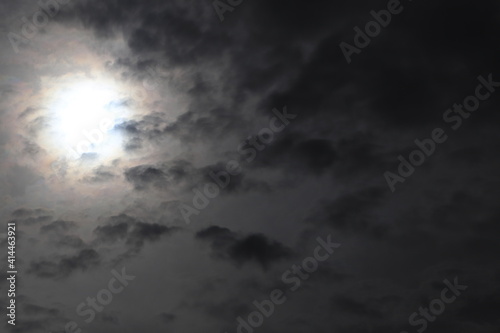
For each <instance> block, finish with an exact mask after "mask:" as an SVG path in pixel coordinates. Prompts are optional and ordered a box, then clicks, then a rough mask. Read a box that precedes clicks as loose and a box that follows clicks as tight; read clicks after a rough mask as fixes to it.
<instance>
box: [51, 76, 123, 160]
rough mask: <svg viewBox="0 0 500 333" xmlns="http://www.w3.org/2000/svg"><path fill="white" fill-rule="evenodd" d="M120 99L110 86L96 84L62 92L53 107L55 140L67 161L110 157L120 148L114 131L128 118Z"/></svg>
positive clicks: (83, 85) (90, 83)
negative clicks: (94, 156) (70, 159)
mask: <svg viewBox="0 0 500 333" xmlns="http://www.w3.org/2000/svg"><path fill="white" fill-rule="evenodd" d="M124 113H125V108H124V107H123V106H122V105H121V101H120V96H119V94H118V92H117V90H116V89H114V87H113V86H112V85H110V84H103V83H97V82H93V81H89V82H83V83H78V84H74V85H71V86H70V87H68V88H66V89H62V90H61V91H60V92H59V93H58V95H57V97H56V99H55V103H54V104H53V105H52V106H51V119H52V121H51V123H52V131H51V132H52V133H51V134H52V138H53V141H54V143H55V145H56V146H58V149H59V150H62V151H63V152H64V154H65V155H66V157H68V158H80V157H81V156H82V155H83V154H98V155H108V156H109V155H110V154H111V153H113V151H116V150H117V149H118V150H119V149H120V146H121V139H120V138H119V137H118V134H116V133H115V132H114V131H113V128H114V126H115V125H116V124H117V123H119V122H120V121H121V120H123V118H124V117H125V114H124Z"/></svg>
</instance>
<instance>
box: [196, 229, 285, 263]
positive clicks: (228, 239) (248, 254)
mask: <svg viewBox="0 0 500 333" xmlns="http://www.w3.org/2000/svg"><path fill="white" fill-rule="evenodd" d="M196 238H197V239H200V240H204V241H208V242H210V246H211V248H212V251H213V254H214V255H215V256H216V257H218V258H221V259H226V260H231V261H233V262H234V263H235V264H237V265H238V266H239V265H241V264H244V263H246V262H256V263H258V264H260V265H261V266H262V268H263V269H267V268H268V267H269V266H270V264H271V263H273V262H275V261H279V260H281V259H285V258H290V257H291V256H292V255H293V252H292V251H291V250H290V249H289V248H287V247H285V246H284V245H282V244H281V243H279V242H276V241H272V240H269V239H268V238H267V237H266V236H264V235H262V234H251V235H248V236H241V235H238V234H236V233H234V232H232V231H230V230H229V229H227V228H221V227H218V226H212V227H209V228H206V229H204V230H201V231H199V232H197V233H196Z"/></svg>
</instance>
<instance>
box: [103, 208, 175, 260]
mask: <svg viewBox="0 0 500 333" xmlns="http://www.w3.org/2000/svg"><path fill="white" fill-rule="evenodd" d="M178 230H179V228H178V227H167V226H165V225H161V224H158V223H147V222H143V221H140V220H138V219H136V218H134V217H132V216H129V215H126V214H120V215H116V216H112V217H110V218H109V219H108V221H107V224H105V225H102V226H98V227H97V228H95V229H94V235H95V236H96V237H95V240H94V242H95V243H96V244H99V245H115V243H121V244H124V245H125V248H126V249H127V250H126V251H125V252H124V253H122V254H121V255H120V256H119V257H118V259H117V260H123V259H127V258H129V257H132V256H135V255H137V254H138V253H139V252H140V251H141V250H142V248H143V247H144V245H145V244H146V243H147V242H156V241H158V240H159V239H160V238H161V237H162V236H166V235H171V234H172V233H174V232H175V231H178Z"/></svg>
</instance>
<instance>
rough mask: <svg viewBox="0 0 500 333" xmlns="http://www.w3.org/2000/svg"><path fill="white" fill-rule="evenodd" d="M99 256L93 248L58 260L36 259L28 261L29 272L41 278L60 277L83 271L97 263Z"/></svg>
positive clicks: (99, 259)
mask: <svg viewBox="0 0 500 333" xmlns="http://www.w3.org/2000/svg"><path fill="white" fill-rule="evenodd" d="M100 261H101V256H100V255H99V254H98V253H97V252H96V251H95V250H93V249H84V250H81V251H79V252H78V253H76V254H75V255H73V256H64V257H62V258H61V259H58V260H37V261H32V262H31V263H30V267H29V269H28V273H29V274H33V275H35V276H37V277H39V278H42V279H62V278H66V277H68V276H70V275H71V274H73V273H75V272H84V271H86V270H88V269H91V268H94V267H96V266H98V265H99V263H100Z"/></svg>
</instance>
